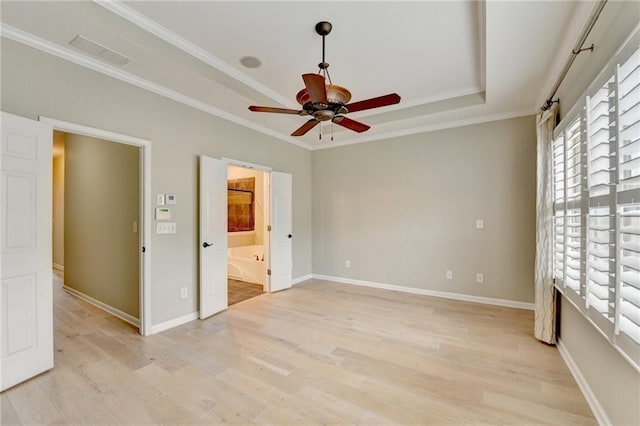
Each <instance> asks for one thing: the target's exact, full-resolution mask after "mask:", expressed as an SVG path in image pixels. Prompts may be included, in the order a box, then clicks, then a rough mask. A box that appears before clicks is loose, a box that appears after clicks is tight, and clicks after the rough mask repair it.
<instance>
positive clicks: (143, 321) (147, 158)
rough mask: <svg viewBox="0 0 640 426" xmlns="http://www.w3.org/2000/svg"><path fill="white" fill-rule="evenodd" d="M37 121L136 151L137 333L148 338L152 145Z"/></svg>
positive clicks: (49, 120)
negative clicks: (137, 167) (139, 152)
mask: <svg viewBox="0 0 640 426" xmlns="http://www.w3.org/2000/svg"><path fill="white" fill-rule="evenodd" d="M38 119H39V121H41V122H44V123H48V124H51V126H53V130H58V131H62V132H67V133H75V134H79V135H84V136H90V137H94V138H98V139H102V140H106V141H108V142H115V143H122V144H126V145H132V146H136V147H139V148H140V149H141V150H142V155H141V156H140V170H141V173H140V201H139V202H140V204H139V209H140V212H139V213H140V217H139V219H138V220H139V222H140V226H139V227H138V229H139V230H141V232H140V252H139V256H140V315H139V316H140V325H139V332H140V334H141V335H143V336H149V335H151V334H152V332H151V253H150V251H151V223H152V220H151V219H152V218H151V212H152V209H151V141H150V140H147V139H141V138H137V137H134V136H129V135H124V134H121V133H115V132H111V131H108V130H102V129H97V128H94V127H89V126H84V125H81V124H76V123H71V122H68V121H62V120H57V119H55V118H50V117H44V116H40V117H38Z"/></svg>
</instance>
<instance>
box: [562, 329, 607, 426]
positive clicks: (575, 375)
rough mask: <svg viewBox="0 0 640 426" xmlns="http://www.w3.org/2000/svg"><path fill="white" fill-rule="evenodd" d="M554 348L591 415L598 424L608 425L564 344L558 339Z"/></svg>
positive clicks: (600, 406) (598, 403) (596, 400)
mask: <svg viewBox="0 0 640 426" xmlns="http://www.w3.org/2000/svg"><path fill="white" fill-rule="evenodd" d="M556 346H557V348H558V352H560V356H561V357H562V359H563V360H564V362H565V364H567V367H568V368H569V371H570V372H571V374H572V375H573V378H574V379H575V381H576V383H577V384H578V387H579V388H580V390H581V391H582V394H583V395H584V398H585V399H586V400H587V404H589V407H590V408H591V411H593V415H594V417H595V418H596V421H597V422H598V424H600V425H610V424H611V421H610V420H609V417H608V416H607V413H606V412H605V411H604V409H603V408H602V405H600V402H599V401H598V398H596V396H595V394H594V393H593V391H592V390H591V387H590V386H589V383H587V380H586V379H585V378H584V376H583V375H582V373H581V372H580V369H579V368H578V365H577V364H576V362H575V361H574V360H573V357H572V356H571V354H570V353H569V351H568V350H567V347H566V346H565V345H564V343H562V340H560V339H558V343H556Z"/></svg>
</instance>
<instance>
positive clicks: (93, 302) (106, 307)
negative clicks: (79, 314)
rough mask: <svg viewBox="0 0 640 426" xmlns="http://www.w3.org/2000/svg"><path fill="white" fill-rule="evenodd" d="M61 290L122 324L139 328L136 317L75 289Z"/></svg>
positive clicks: (65, 287)
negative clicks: (106, 313) (108, 314)
mask: <svg viewBox="0 0 640 426" xmlns="http://www.w3.org/2000/svg"><path fill="white" fill-rule="evenodd" d="M62 288H63V289H64V291H66V292H67V293H69V294H71V295H73V296H75V297H77V298H78V299H82V300H84V301H85V302H87V303H89V304H91V305H93V306H95V307H96V308H100V309H102V310H103V311H105V312H108V313H110V314H111V315H113V316H114V317H117V318H120V319H121V320H122V321H124V322H128V323H129V324H131V325H133V326H135V327H138V328H139V327H140V320H139V319H138V318H136V317H134V316H133V315H129V314H128V313H126V312H122V311H121V310H120V309H116V308H114V307H113V306H109V305H107V304H106V303H104V302H101V301H99V300H97V299H94V298H93V297H91V296H87V295H86V294H84V293H82V292H81V291H78V290H76V289H75V288H71V287H68V286H66V285H64V286H62Z"/></svg>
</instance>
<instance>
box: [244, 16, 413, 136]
mask: <svg viewBox="0 0 640 426" xmlns="http://www.w3.org/2000/svg"><path fill="white" fill-rule="evenodd" d="M331 28H332V25H331V23H330V22H326V21H322V22H318V23H317V24H316V32H317V33H318V34H319V35H321V36H322V62H321V63H319V64H318V68H319V70H318V73H317V74H303V75H302V80H303V81H304V85H305V88H304V89H302V90H301V91H300V92H298V94H297V95H296V100H297V101H298V103H299V104H300V105H302V109H300V110H295V109H287V108H273V107H264V106H255V105H252V106H250V107H249V110H251V111H255V112H274V113H278V114H296V115H300V116H305V115H310V116H311V117H313V118H311V119H309V120H308V121H307V122H306V123H304V124H303V125H302V126H300V127H299V128H298V129H297V130H296V131H294V132H293V133H292V134H291V136H302V135H304V134H306V133H307V132H308V131H309V130H311V129H313V128H314V127H315V126H316V125H318V123H320V122H321V121H331V122H332V123H335V124H337V125H339V126H342V127H346V128H347V129H349V130H353V131H355V132H359V133H360V132H364V131H367V130H369V128H370V126H368V125H366V124H364V123H360V122H358V121H355V120H352V119H350V118H347V117H345V115H344V114H347V113H349V112H356V111H363V110H366V109H372V108H379V107H383V106H387V105H393V104H397V103H398V102H400V96H398V94H397V93H391V94H389V95H384V96H379V97H377V98H371V99H366V100H364V101H359V102H353V103H348V102H349V101H350V100H351V92H349V91H348V90H347V89H345V88H344V87H341V86H336V85H335V84H333V83H332V82H331V76H330V75H329V64H328V63H327V62H325V60H324V50H325V49H324V38H325V37H326V36H327V35H328V34H329V33H330V32H331ZM326 80H328V81H329V84H326ZM320 138H322V133H321V134H320ZM332 139H333V138H332Z"/></svg>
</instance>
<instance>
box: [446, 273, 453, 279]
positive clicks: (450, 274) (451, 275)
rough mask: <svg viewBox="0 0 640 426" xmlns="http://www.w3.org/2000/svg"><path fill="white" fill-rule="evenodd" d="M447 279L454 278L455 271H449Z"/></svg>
mask: <svg viewBox="0 0 640 426" xmlns="http://www.w3.org/2000/svg"><path fill="white" fill-rule="evenodd" d="M447 279H448V280H452V279H453V271H447Z"/></svg>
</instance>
